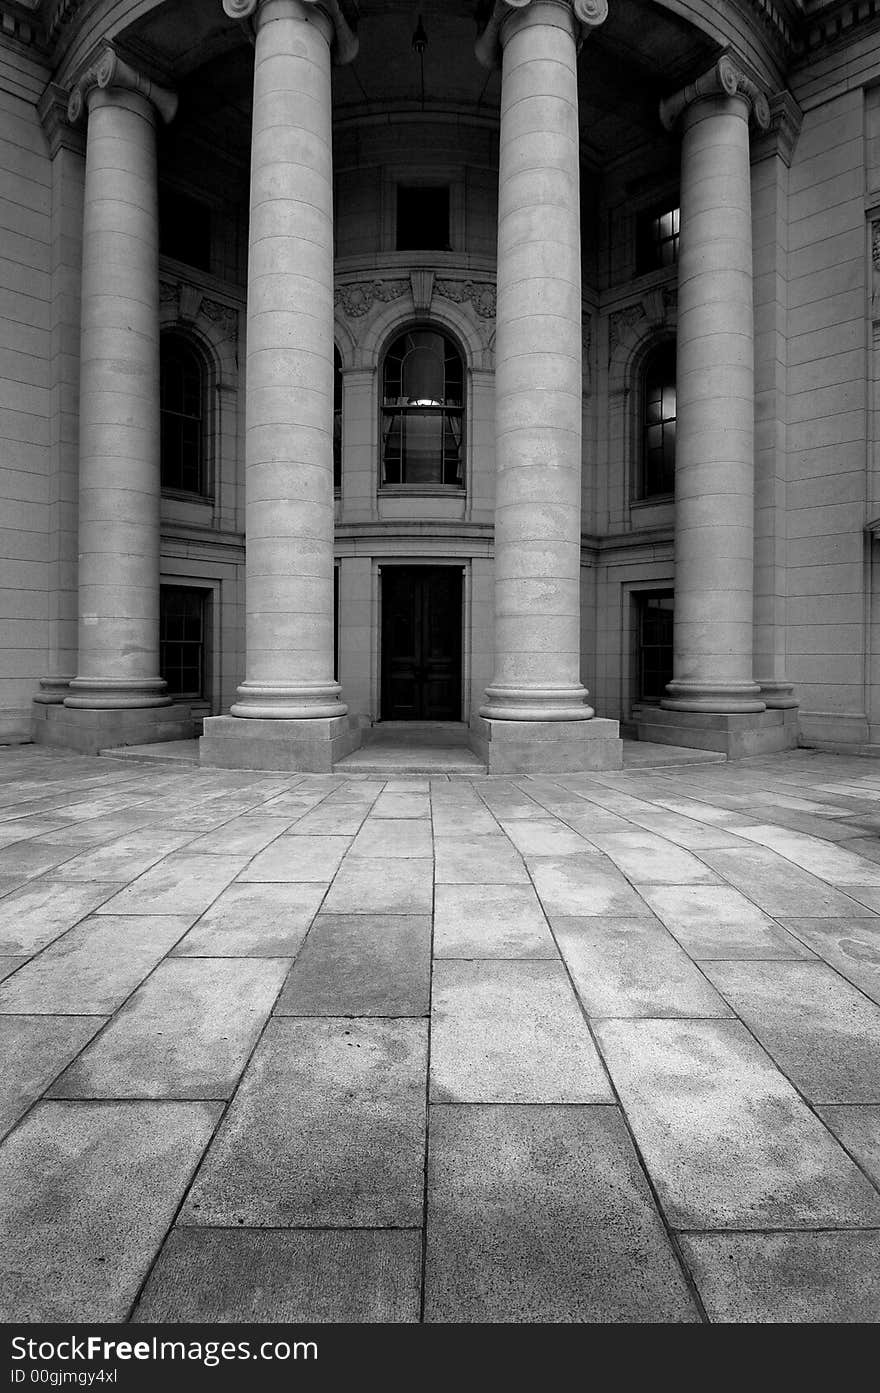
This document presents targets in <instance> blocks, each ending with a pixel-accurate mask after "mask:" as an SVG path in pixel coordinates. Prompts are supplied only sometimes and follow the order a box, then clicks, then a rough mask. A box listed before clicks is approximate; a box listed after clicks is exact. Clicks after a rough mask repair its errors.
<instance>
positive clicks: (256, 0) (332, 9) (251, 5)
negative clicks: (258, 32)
mask: <svg viewBox="0 0 880 1393" xmlns="http://www.w3.org/2000/svg"><path fill="white" fill-rule="evenodd" d="M260 3H261V0H223V9H224V11H225V12H226V14H228V15H229V18H230V19H250V18H251V16H252V15H253V14H256V12H257V10H258V8H259V6H260ZM301 3H302V4H303V5H315V6H316V7H318V8H320V9H322V10H323V11H324V13H325V14H326V15H327V16H328V18H329V19H330V21H331V22H332V24H333V48H332V57H333V62H334V63H335V64H336V65H337V66H338V67H343V66H344V65H345V64H346V63H350V62H352V60H353V59H354V58H356V57H357V51H358V36H357V34H356V33H355V32H354V30H353V29H352V28H351V25H350V24H349V22H348V20H347V19H346V18H345V15H344V14H343V13H342V10H341V8H340V5H339V0H301Z"/></svg>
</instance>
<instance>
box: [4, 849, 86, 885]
mask: <svg viewBox="0 0 880 1393" xmlns="http://www.w3.org/2000/svg"><path fill="white" fill-rule="evenodd" d="M79 851H80V847H78V846H74V845H71V844H65V843H61V842H56V843H54V844H53V843H51V842H44V841H39V840H37V841H34V840H30V841H26V842H15V843H13V845H12V846H5V847H3V848H2V849H0V875H3V876H6V875H9V876H13V877H15V878H17V879H19V880H32V879H33V878H34V876H38V875H44V874H45V872H46V871H51V870H54V869H55V868H56V867H57V866H59V865H61V864H62V862H64V861H69V860H70V859H71V858H72V857H74V856H76V855H77V854H78V852H79ZM108 878H109V877H108Z"/></svg>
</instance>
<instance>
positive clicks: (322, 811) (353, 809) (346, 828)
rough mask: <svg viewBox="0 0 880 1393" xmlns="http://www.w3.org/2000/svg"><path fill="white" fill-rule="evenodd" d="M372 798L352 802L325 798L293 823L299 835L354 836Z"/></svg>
mask: <svg viewBox="0 0 880 1393" xmlns="http://www.w3.org/2000/svg"><path fill="white" fill-rule="evenodd" d="M372 801H373V800H372V798H368V799H366V800H365V801H363V800H359V801H357V802H351V803H339V802H331V800H330V799H325V800H324V802H323V803H321V804H319V806H318V807H317V808H312V810H311V812H308V813H306V814H305V816H304V817H300V818H298V819H297V821H296V822H295V823H294V824H293V825H294V829H295V831H296V835H297V836H298V837H328V836H345V837H353V836H354V834H355V833H356V832H358V831H359V830H360V828H361V827H362V826H363V823H364V818H365V817H366V816H367V813H368V812H369V810H370V804H371V803H372Z"/></svg>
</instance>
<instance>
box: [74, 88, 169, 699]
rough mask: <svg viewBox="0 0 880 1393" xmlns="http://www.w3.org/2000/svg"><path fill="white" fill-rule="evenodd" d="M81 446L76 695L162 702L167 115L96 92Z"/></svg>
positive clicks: (130, 95) (91, 101)
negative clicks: (162, 120) (159, 126)
mask: <svg viewBox="0 0 880 1393" xmlns="http://www.w3.org/2000/svg"><path fill="white" fill-rule="evenodd" d="M88 106H89V120H88V136H87V145H86V177H85V205H84V217H83V272H82V337H81V358H80V373H81V376H80V456H79V670H78V675H77V676H76V678H74V680H73V681H72V682H71V684H70V695H69V696H68V697H67V698H66V701H65V705H67V706H72V707H80V708H87V709H95V708H98V709H100V708H126V707H144V706H158V705H165V704H167V703H168V702H169V700H170V698H168V697H166V696H165V694H164V693H165V683H164V682H163V681H162V680H161V679H160V677H159V498H160V484H159V261H158V256H159V253H158V194H157V182H156V146H155V123H156V113H155V110H154V107H153V105H152V103H151V102H150V101H149V100H148V99H147V97H146V96H143V95H141V94H140V93H137V92H132V91H127V90H123V89H122V88H115V87H108V88H106V89H102V88H98V87H95V88H93V89H92V91H91V93H90V94H89V96H88Z"/></svg>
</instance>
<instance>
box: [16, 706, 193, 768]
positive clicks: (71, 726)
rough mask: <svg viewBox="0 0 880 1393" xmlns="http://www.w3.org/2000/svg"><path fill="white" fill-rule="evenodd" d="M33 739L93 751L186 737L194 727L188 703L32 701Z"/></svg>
mask: <svg viewBox="0 0 880 1393" xmlns="http://www.w3.org/2000/svg"><path fill="white" fill-rule="evenodd" d="M32 721H33V733H34V742H35V744H37V745H51V746H53V747H55V748H58V749H66V750H77V751H78V752H79V753H80V754H87V755H96V754H99V753H100V752H101V751H104V750H108V749H112V748H113V747H114V746H125V745H153V744H156V743H157V742H158V741H160V740H163V741H164V740H189V739H191V738H192V736H193V733H194V729H193V721H192V714H191V712H190V709H189V707H188V706H145V707H142V708H134V709H132V708H125V709H120V710H116V711H114V710H112V709H111V710H100V711H88V710H82V709H79V708H77V709H73V708H71V707H69V706H59V705H46V704H45V703H40V702H35V703H34V708H33V712H32Z"/></svg>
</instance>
